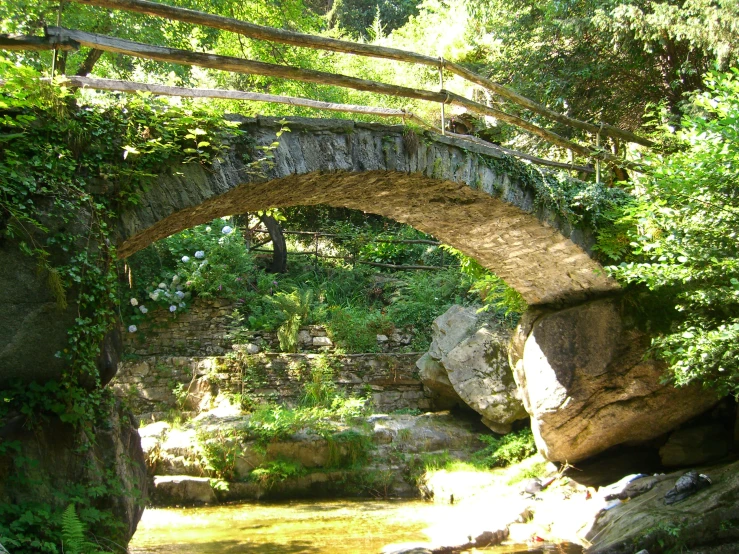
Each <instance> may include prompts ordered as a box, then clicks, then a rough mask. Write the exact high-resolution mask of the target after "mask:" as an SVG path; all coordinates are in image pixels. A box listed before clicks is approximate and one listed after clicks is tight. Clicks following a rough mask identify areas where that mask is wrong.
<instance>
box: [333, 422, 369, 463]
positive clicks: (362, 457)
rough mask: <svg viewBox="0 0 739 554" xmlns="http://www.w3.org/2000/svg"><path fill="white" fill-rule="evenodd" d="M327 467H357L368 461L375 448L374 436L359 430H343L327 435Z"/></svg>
mask: <svg viewBox="0 0 739 554" xmlns="http://www.w3.org/2000/svg"><path fill="white" fill-rule="evenodd" d="M326 440H327V442H328V460H327V461H326V467H357V466H361V465H363V464H364V463H365V462H367V459H368V457H369V453H370V451H371V450H372V448H373V444H372V437H371V436H369V435H365V434H363V433H359V432H357V431H353V430H349V431H341V432H339V433H334V434H332V435H328V436H327V437H326Z"/></svg>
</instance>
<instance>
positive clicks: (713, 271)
mask: <svg viewBox="0 0 739 554" xmlns="http://www.w3.org/2000/svg"><path fill="white" fill-rule="evenodd" d="M705 86H706V89H707V90H706V92H703V93H701V94H697V95H695V96H694V97H693V98H692V102H691V106H690V108H689V111H688V113H687V114H686V115H685V116H684V117H683V120H682V127H681V128H680V129H679V130H677V131H676V132H674V133H673V132H672V131H671V130H670V129H665V136H666V138H667V139H668V140H669V142H670V143H672V146H673V148H674V149H675V150H674V151H673V153H671V154H667V155H653V156H650V157H649V158H648V159H647V163H648V167H649V171H648V173H647V175H646V176H645V177H644V178H643V179H641V180H640V181H639V182H638V183H637V184H636V185H635V188H634V194H635V195H636V199H635V201H634V202H633V203H632V204H631V205H630V206H629V207H628V208H627V209H625V211H624V214H623V218H622V220H621V222H620V223H622V224H623V225H624V226H626V227H627V228H628V229H629V231H628V237H629V239H630V241H631V253H630V255H631V256H633V257H634V258H635V259H636V260H635V261H629V262H624V263H622V264H621V265H619V266H615V267H611V268H609V270H610V271H611V273H612V274H613V275H615V276H616V277H617V278H618V279H620V280H621V281H622V282H624V283H632V284H637V285H640V286H643V287H646V288H647V289H649V290H650V291H651V292H650V295H651V296H652V297H656V298H657V299H658V300H659V302H660V303H659V306H658V307H657V309H656V310H654V311H656V312H658V313H662V314H664V315H666V316H668V319H669V324H668V326H667V327H666V328H663V329H662V333H661V334H660V335H659V336H658V337H657V338H655V339H654V341H653V344H652V348H653V352H654V353H655V354H656V355H657V356H659V357H661V358H663V359H665V360H667V362H668V363H669V364H670V368H671V375H672V378H673V380H674V382H675V383H676V384H678V385H684V384H687V383H690V382H694V381H697V382H704V383H708V384H711V385H714V386H715V387H717V388H718V390H719V391H720V392H721V393H724V394H725V393H731V394H733V395H734V396H739V317H738V316H737V314H739V261H738V260H739V241H738V240H737V232H738V231H737V230H738V229H739V71H737V70H733V71H732V72H731V73H726V74H718V73H714V74H711V75H709V76H708V77H707V78H706V83H705Z"/></svg>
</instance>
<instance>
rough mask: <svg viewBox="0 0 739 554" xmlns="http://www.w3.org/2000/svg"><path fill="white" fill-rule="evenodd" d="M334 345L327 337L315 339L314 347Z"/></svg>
mask: <svg viewBox="0 0 739 554" xmlns="http://www.w3.org/2000/svg"><path fill="white" fill-rule="evenodd" d="M333 345H334V343H333V342H331V339H330V338H328V337H327V336H317V337H313V346H333Z"/></svg>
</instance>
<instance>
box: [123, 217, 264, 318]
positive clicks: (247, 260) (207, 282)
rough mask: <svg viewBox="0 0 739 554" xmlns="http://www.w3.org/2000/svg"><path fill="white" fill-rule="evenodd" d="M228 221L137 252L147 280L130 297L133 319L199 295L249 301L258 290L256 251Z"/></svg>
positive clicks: (174, 309)
mask: <svg viewBox="0 0 739 554" xmlns="http://www.w3.org/2000/svg"><path fill="white" fill-rule="evenodd" d="M225 221H226V220H224V219H216V220H214V221H212V222H211V223H210V224H209V225H198V226H196V227H193V228H192V229H188V230H186V231H182V232H181V233H177V234H176V235H172V236H171V237H168V238H166V239H164V240H162V241H159V242H158V243H156V244H154V245H152V246H151V247H150V248H148V249H145V250H144V251H142V252H140V253H137V254H134V255H133V256H132V257H131V261H130V263H131V267H132V269H133V274H134V278H135V279H136V281H137V282H141V283H142V284H141V285H140V286H139V287H137V290H136V294H137V296H134V297H132V298H131V299H130V304H131V306H132V310H131V311H130V312H129V315H128V317H126V321H127V322H130V323H137V322H139V321H141V320H143V319H144V317H143V316H144V315H145V314H146V313H147V312H148V311H149V308H151V307H159V308H161V309H163V310H169V312H171V313H173V314H177V313H178V312H180V311H182V310H184V309H187V307H188V306H189V304H190V301H191V299H192V297H193V295H197V296H200V297H205V298H207V297H212V296H219V297H223V298H229V299H232V300H236V301H238V300H239V299H241V300H242V301H244V299H245V298H246V297H248V296H249V295H250V294H251V293H253V292H254V291H255V289H256V287H255V286H254V285H251V286H250V283H253V281H255V280H256V277H255V274H256V268H255V265H254V262H253V259H252V256H251V254H249V252H247V250H246V245H245V243H244V240H243V238H242V236H241V233H239V232H238V229H236V228H235V227H233V226H230V225H226V224H225ZM214 229H216V230H215V231H214ZM217 229H220V230H221V231H220V232H218V231H217ZM157 262H158V263H157ZM144 300H145V301H146V302H147V303H148V304H149V306H146V305H145V304H143V303H142V302H144ZM136 308H138V309H136ZM132 332H133V331H132Z"/></svg>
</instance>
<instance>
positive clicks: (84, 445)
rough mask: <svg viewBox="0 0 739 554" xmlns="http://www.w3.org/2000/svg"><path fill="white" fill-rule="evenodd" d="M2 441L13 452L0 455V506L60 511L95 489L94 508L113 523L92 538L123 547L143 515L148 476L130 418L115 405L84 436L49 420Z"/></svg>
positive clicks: (10, 435)
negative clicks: (11, 446)
mask: <svg viewBox="0 0 739 554" xmlns="http://www.w3.org/2000/svg"><path fill="white" fill-rule="evenodd" d="M4 431H8V429H7V428H6V429H5V430H4ZM90 431H92V432H93V433H94V437H95V439H94V441H91V440H90V438H89V435H88V433H89V432H90ZM2 439H3V440H7V441H8V442H9V443H10V444H13V443H15V444H16V445H17V447H18V451H14V450H13V449H10V452H11V453H13V455H11V454H5V455H4V456H0V504H6V505H14V504H16V505H17V504H25V503H29V502H30V503H32V505H34V506H42V505H44V504H46V505H47V506H48V507H49V508H51V509H52V510H55V511H58V512H61V511H62V510H64V509H65V508H66V507H67V505H68V503H69V502H71V500H70V499H71V498H73V497H75V496H79V492H75V491H76V490H78V489H79V487H80V486H85V487H86V488H87V489H90V488H96V489H98V490H99V491H100V492H99V493H98V496H97V497H96V498H95V499H94V507H95V508H96V509H98V510H100V511H103V512H109V513H111V514H112V515H113V518H114V520H115V522H116V523H117V524H119V525H118V526H117V527H114V528H111V527H106V526H104V525H102V524H101V525H98V527H97V528H96V530H95V533H96V535H97V536H98V538H101V539H108V540H110V541H113V542H114V543H116V544H122V545H126V544H128V541H129V540H130V539H131V537H132V536H133V534H134V532H135V531H136V526H137V525H138V522H139V519H141V515H142V514H143V511H144V505H145V504H146V499H147V491H148V483H149V477H148V476H147V473H146V465H145V461H144V455H143V452H142V450H141V443H140V441H139V436H138V433H137V430H136V424H135V422H134V419H133V416H132V415H131V414H130V412H129V411H128V410H127V409H125V408H123V407H122V406H121V404H120V403H118V404H115V405H113V406H112V407H111V409H110V410H109V411H108V412H106V413H103V414H101V418H100V423H99V424H98V426H97V428H95V429H92V430H90V429H88V430H87V432H86V430H84V429H76V430H75V429H74V428H73V427H72V426H71V425H69V424H65V423H62V422H61V421H59V420H51V419H50V420H48V421H47V422H46V423H44V425H43V426H37V427H36V428H34V429H33V431H31V430H29V429H26V428H25V427H18V428H16V429H14V430H11V431H10V432H8V433H6V434H5V435H4V436H3V437H2ZM13 458H14V459H15V462H17V461H18V460H25V461H26V463H25V464H23V463H14V459H13Z"/></svg>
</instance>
